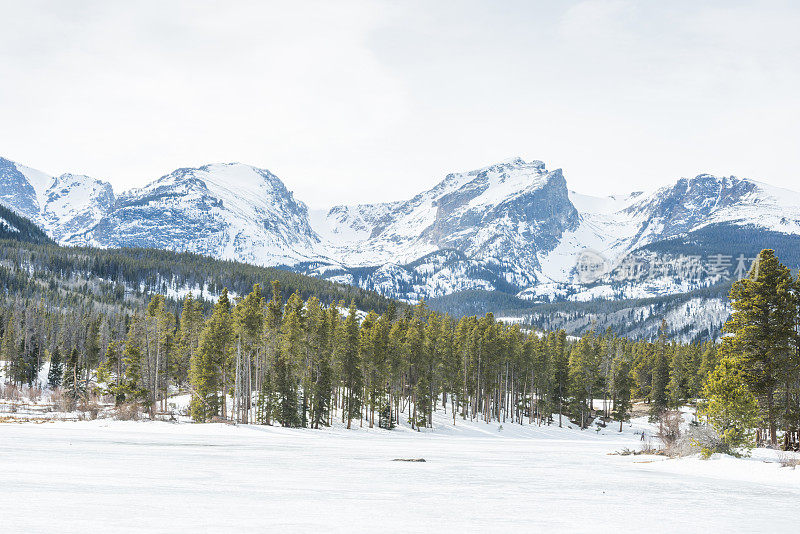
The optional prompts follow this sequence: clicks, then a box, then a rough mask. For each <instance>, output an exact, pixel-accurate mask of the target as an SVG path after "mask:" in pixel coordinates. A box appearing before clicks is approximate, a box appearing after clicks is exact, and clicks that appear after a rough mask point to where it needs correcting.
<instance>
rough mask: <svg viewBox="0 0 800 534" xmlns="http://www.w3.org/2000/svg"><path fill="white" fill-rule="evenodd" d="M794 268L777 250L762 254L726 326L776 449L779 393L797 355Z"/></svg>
mask: <svg viewBox="0 0 800 534" xmlns="http://www.w3.org/2000/svg"><path fill="white" fill-rule="evenodd" d="M794 290H795V281H794V279H793V278H792V275H791V272H790V271H789V269H788V268H787V267H786V266H784V265H783V264H781V263H780V262H779V261H778V258H777V257H776V256H775V252H774V251H773V250H771V249H766V250H763V251H761V253H760V254H759V255H758V258H757V260H756V261H755V262H754V265H753V268H752V269H751V271H750V273H749V276H748V277H747V278H744V279H742V280H739V281H737V282H735V283H734V284H733V286H732V287H731V294H730V301H731V307H732V308H733V313H732V314H731V317H730V319H729V320H728V322H727V323H726V324H725V328H724V330H725V332H728V333H730V334H733V336H732V337H729V338H725V342H726V343H728V344H729V346H728V349H729V353H730V354H732V355H733V357H734V358H735V362H736V365H738V366H739V367H741V369H742V371H743V378H744V380H745V382H746V383H747V385H748V386H749V389H750V391H752V392H753V394H754V395H755V396H756V397H757V398H758V400H759V405H760V406H761V414H762V418H763V421H764V423H765V425H766V426H767V428H768V430H769V440H770V443H771V444H772V446H776V445H777V440H778V429H777V424H778V409H777V406H776V398H775V394H776V390H777V389H778V387H779V386H780V385H781V384H782V383H783V382H784V377H785V376H787V375H788V374H790V372H791V370H792V368H793V367H794V365H793V362H794V359H795V357H796V355H797V350H798V345H797V342H798V339H797V330H796V328H797V317H798V303H797V295H796V293H795V291H794Z"/></svg>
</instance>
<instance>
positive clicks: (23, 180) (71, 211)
mask: <svg viewBox="0 0 800 534" xmlns="http://www.w3.org/2000/svg"><path fill="white" fill-rule="evenodd" d="M0 204H3V205H4V206H6V207H8V208H11V209H13V210H14V211H16V212H17V213H19V214H20V215H22V216H23V217H27V218H28V219H30V220H31V221H33V222H35V223H36V224H39V225H40V226H42V228H44V229H45V231H46V232H47V233H48V234H49V235H50V236H51V237H52V238H53V239H55V240H56V241H63V240H65V239H67V238H68V237H69V236H70V235H72V234H73V233H75V232H82V231H84V230H85V229H86V228H88V227H91V226H93V225H94V224H96V223H97V222H98V221H99V220H100V219H101V218H102V217H103V216H104V215H105V214H106V213H108V211H109V210H110V209H111V208H112V207H113V204H114V192H113V190H112V188H111V184H109V183H108V182H104V181H101V180H96V179H94V178H90V177H88V176H84V175H73V174H62V175H61V176H58V177H53V176H50V175H48V174H46V173H43V172H41V171H37V170H36V169H31V168H30V167H26V166H24V165H20V164H18V163H14V162H12V161H10V160H7V159H4V158H0Z"/></svg>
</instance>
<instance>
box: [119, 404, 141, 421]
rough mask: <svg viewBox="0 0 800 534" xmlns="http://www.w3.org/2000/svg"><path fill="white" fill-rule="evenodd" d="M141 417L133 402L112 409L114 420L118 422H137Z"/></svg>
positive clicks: (139, 408)
mask: <svg viewBox="0 0 800 534" xmlns="http://www.w3.org/2000/svg"><path fill="white" fill-rule="evenodd" d="M141 416H142V414H141V407H140V406H139V405H138V404H136V403H135V402H126V403H122V404H120V405H118V406H116V407H115V408H114V418H115V419H119V420H120V421H138V420H139V419H140V418H141Z"/></svg>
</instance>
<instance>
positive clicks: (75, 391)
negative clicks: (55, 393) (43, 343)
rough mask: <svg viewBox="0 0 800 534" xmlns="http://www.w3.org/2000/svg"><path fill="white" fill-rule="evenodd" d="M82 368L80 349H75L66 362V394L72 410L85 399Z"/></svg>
mask: <svg viewBox="0 0 800 534" xmlns="http://www.w3.org/2000/svg"><path fill="white" fill-rule="evenodd" d="M80 377H81V366H80V357H79V354H78V349H77V348H73V349H72V350H71V351H70V352H69V356H68V357H67V359H66V361H65V362H64V380H63V381H62V383H63V384H64V393H65V395H66V397H67V399H68V400H69V407H70V409H72V408H74V407H75V404H76V403H77V402H78V400H79V399H81V398H82V397H83V394H84V388H83V384H82V382H81V378H80Z"/></svg>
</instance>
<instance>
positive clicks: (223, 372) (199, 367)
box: [189, 289, 233, 422]
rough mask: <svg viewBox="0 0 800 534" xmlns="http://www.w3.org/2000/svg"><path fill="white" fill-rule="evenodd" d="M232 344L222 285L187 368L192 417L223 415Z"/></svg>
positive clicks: (196, 418)
mask: <svg viewBox="0 0 800 534" xmlns="http://www.w3.org/2000/svg"><path fill="white" fill-rule="evenodd" d="M232 345H233V325H232V320H231V307H230V301H229V300H228V291H227V290H226V289H223V291H222V294H220V297H219V299H218V300H217V303H216V305H215V306H214V311H213V313H212V314H211V317H209V319H208V321H207V322H206V324H205V326H204V327H203V331H202V333H201V334H200V343H199V346H198V349H197V351H196V353H195V355H194V359H193V360H192V363H191V369H190V371H189V381H190V383H191V387H192V401H191V404H190V407H189V410H190V414H191V416H192V418H193V419H194V420H195V421H198V422H206V421H209V420H210V419H211V418H212V417H214V416H216V415H220V414H221V415H223V416H224V417H227V412H226V410H225V402H224V396H225V393H226V388H225V385H226V384H225V380H226V376H227V369H226V366H227V365H228V363H229V359H230V355H231V353H232V351H233V346H232Z"/></svg>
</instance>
